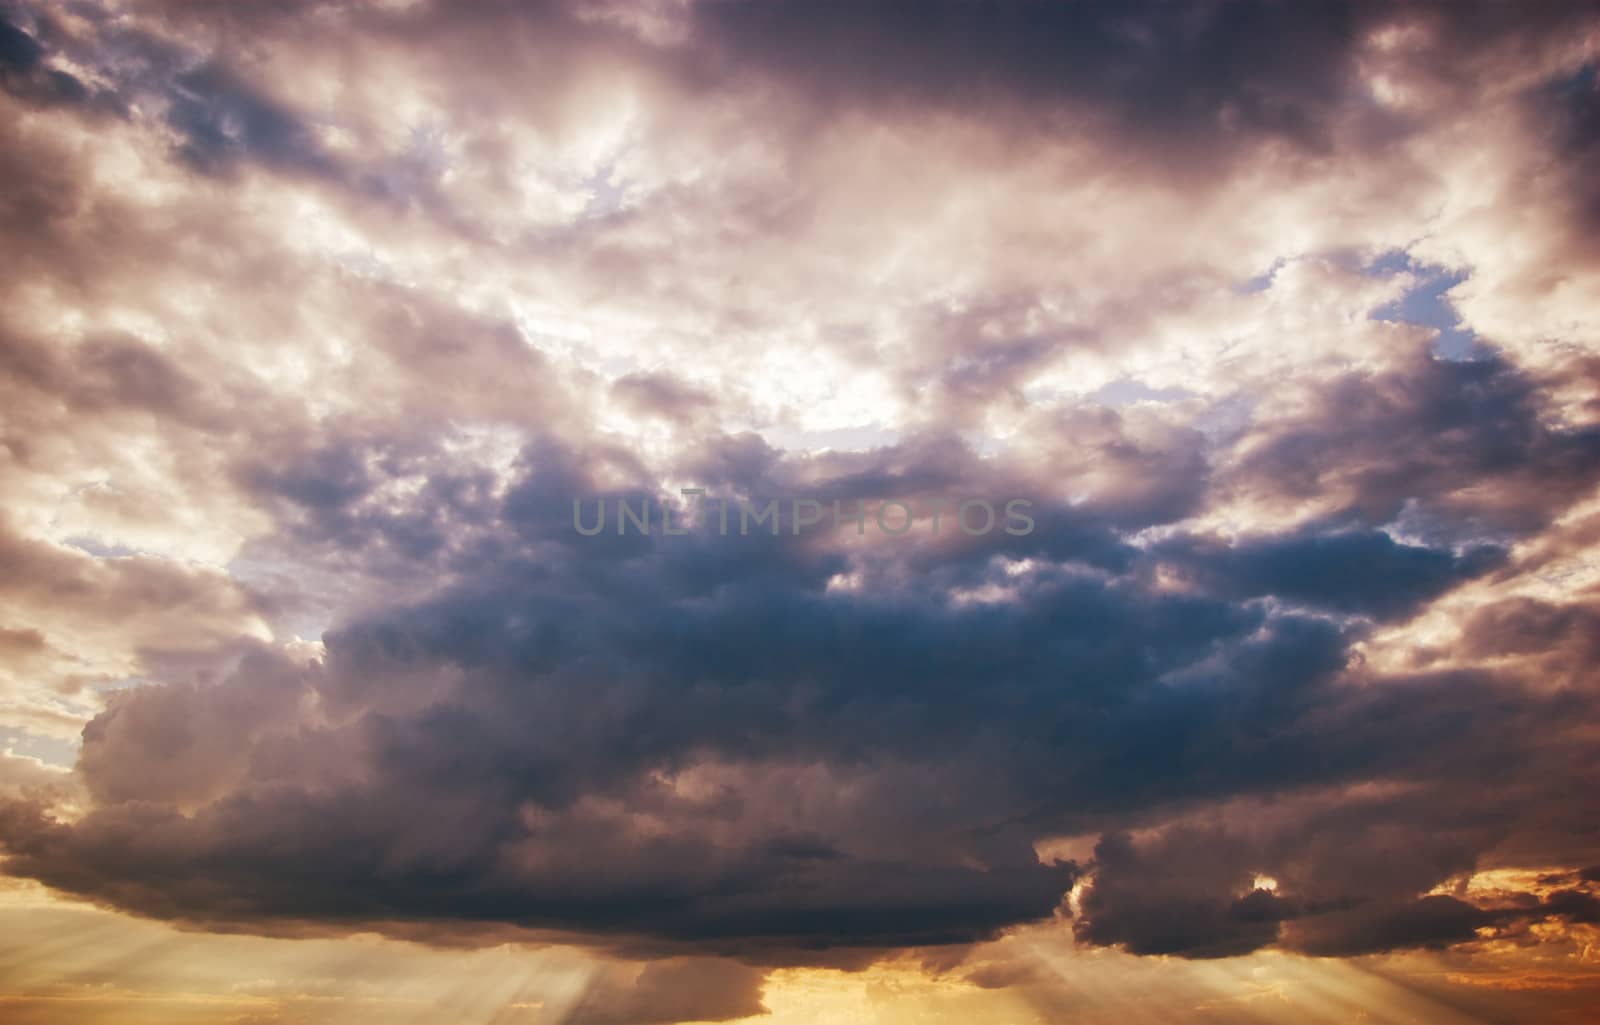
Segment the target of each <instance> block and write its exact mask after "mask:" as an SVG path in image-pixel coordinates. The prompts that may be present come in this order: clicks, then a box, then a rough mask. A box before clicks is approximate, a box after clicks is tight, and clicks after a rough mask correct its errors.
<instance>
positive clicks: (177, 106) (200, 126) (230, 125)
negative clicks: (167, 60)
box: [166, 63, 337, 175]
mask: <svg viewBox="0 0 1600 1025" xmlns="http://www.w3.org/2000/svg"><path fill="white" fill-rule="evenodd" d="M166 117H167V123H168V124H170V125H171V126H172V127H173V128H175V129H177V130H178V132H179V133H180V134H181V135H182V136H183V140H184V141H183V143H182V144H181V145H180V147H179V149H178V153H179V155H180V156H181V157H182V158H183V159H184V160H186V161H188V162H189V163H190V164H192V165H193V166H194V167H195V168H196V169H198V170H200V171H203V172H205V173H208V174H216V173H220V172H222V171H225V170H227V169H229V168H231V167H232V166H233V165H234V164H236V163H238V162H240V161H242V160H254V161H259V162H261V163H264V164H266V165H268V166H272V167H278V168H283V169H288V170H299V171H306V172H309V173H313V174H320V175H333V174H335V173H336V170H337V169H336V167H335V165H334V162H333V161H332V160H331V159H330V158H329V157H328V156H327V155H326V154H325V153H324V152H323V151H322V149H321V147H320V146H318V145H317V143H316V140H315V139H314V138H313V137H312V135H311V132H310V130H309V129H308V128H307V126H306V125H305V124H304V123H303V122H302V121H301V120H300V118H299V117H298V116H297V115H295V114H293V113H291V112H290V111H288V110H285V109H284V108H282V107H280V106H278V105H277V104H275V103H273V102H272V101H271V100H268V99H267V98H265V97H263V96H261V95H260V94H259V93H257V92H256V91H255V90H253V89H251V88H250V87H249V86H248V85H247V84H245V83H244V82H242V81H240V80H239V79H238V78H237V77H236V76H235V75H234V74H233V73H231V72H230V71H229V70H228V69H227V68H225V67H223V66H221V65H218V64H216V63H207V64H204V65H201V66H200V67H197V68H194V69H192V70H186V71H183V72H181V73H179V74H178V75H176V76H175V77H174V78H173V80H172V93H171V96H170V102H169V106H168V108H167V115H166Z"/></svg>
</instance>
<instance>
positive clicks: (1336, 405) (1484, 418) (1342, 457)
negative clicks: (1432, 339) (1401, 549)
mask: <svg viewBox="0 0 1600 1025" xmlns="http://www.w3.org/2000/svg"><path fill="white" fill-rule="evenodd" d="M1307 398H1308V402H1307V404H1306V406H1305V407H1302V408H1300V409H1299V410H1297V411H1296V412H1295V413H1294V414H1292V415H1291V416H1289V417H1286V418H1284V419H1282V420H1279V421H1276V422H1272V423H1270V424H1261V425H1258V426H1257V428H1256V429H1257V430H1259V431H1260V432H1261V439H1262V444H1260V445H1259V446H1256V447H1254V448H1253V449H1252V450H1250V451H1249V453H1248V455H1246V456H1245V458H1244V459H1243V460H1242V461H1240V462H1239V463H1238V464H1237V465H1236V466H1235V467H1233V468H1232V469H1231V470H1230V472H1229V473H1228V474H1227V475H1226V476H1225V478H1224V479H1223V480H1222V481H1221V482H1219V483H1220V484H1221V486H1222V487H1224V488H1231V489H1238V490H1240V491H1243V492H1246V493H1250V494H1258V495H1268V496H1273V497H1278V498H1288V499H1295V498H1304V497H1309V496H1313V495H1316V496H1320V497H1324V498H1332V499H1336V500H1339V501H1340V503H1341V508H1339V510H1338V513H1337V515H1338V517H1339V518H1344V519H1347V521H1348V522H1349V523H1351V524H1360V525H1363V526H1376V525H1381V524H1385V523H1389V522H1393V521H1395V520H1397V519H1399V518H1401V517H1402V516H1404V517H1405V523H1406V526H1407V527H1408V528H1409V529H1412V530H1415V531H1419V532H1421V533H1422V534H1424V535H1425V536H1430V537H1437V538H1438V539H1440V540H1442V541H1444V542H1446V543H1460V542H1463V541H1466V542H1470V541H1473V540H1483V539H1494V538H1500V537H1506V536H1518V535H1522V534H1526V533H1529V532H1532V531H1535V530H1538V529H1540V528H1542V527H1544V526H1546V525H1547V524H1548V523H1549V521H1550V519H1551V518H1552V516H1553V514H1554V513H1555V512H1556V510H1560V509H1563V508H1565V507H1566V506H1567V505H1568V504H1570V503H1571V502H1572V501H1574V500H1575V499H1577V498H1578V497H1579V496H1581V495H1583V494H1585V493H1586V492H1587V491H1588V490H1589V489H1590V488H1592V487H1593V486H1594V483H1595V481H1596V480H1600V429H1597V428H1595V427H1593V426H1578V427H1565V426H1561V425H1558V424H1552V423H1550V422H1549V420H1548V418H1547V417H1545V416H1544V415H1543V410H1542V406H1541V403H1542V401H1543V400H1542V398H1541V387H1540V382H1538V381H1537V380H1535V379H1533V378H1532V377H1530V376H1529V375H1528V374H1526V373H1523V372H1521V371H1519V370H1518V369H1517V368H1515V367H1514V366H1512V365H1510V364H1509V363H1507V362H1505V361H1504V360H1503V359H1500V358H1498V357H1489V358H1484V359H1480V360H1472V361H1466V362H1456V361H1450V360H1442V359H1436V358H1433V357H1431V356H1429V355H1427V354H1426V353H1417V354H1416V355H1415V356H1414V357H1413V358H1412V359H1411V360H1409V361H1408V363H1406V364H1405V365H1402V366H1399V367H1395V368H1392V369H1388V370H1385V371H1382V372H1378V373H1366V372H1354V373H1346V374H1340V375H1338V376H1337V377H1334V378H1333V379H1331V380H1329V381H1326V382H1324V383H1322V384H1320V385H1319V386H1318V387H1317V388H1316V390H1315V392H1314V393H1312V394H1310V395H1308V396H1307Z"/></svg>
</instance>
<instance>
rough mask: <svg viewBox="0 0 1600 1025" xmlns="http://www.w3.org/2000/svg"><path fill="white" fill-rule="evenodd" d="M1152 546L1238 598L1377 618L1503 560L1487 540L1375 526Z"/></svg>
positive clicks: (1405, 611)
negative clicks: (1471, 544)
mask: <svg viewBox="0 0 1600 1025" xmlns="http://www.w3.org/2000/svg"><path fill="white" fill-rule="evenodd" d="M1156 551H1157V552H1158V553H1159V554H1160V555H1161V556H1162V557H1164V558H1166V559H1170V560H1171V564H1172V565H1173V566H1175V567H1176V568H1178V569H1180V571H1182V572H1186V573H1189V574H1193V575H1195V576H1196V577H1197V578H1199V580H1200V581H1201V586H1203V587H1204V588H1205V589H1206V590H1207V591H1209V592H1212V593H1216V594H1219V595H1231V596H1234V597H1237V598H1241V599H1245V598H1252V597H1264V596H1267V595H1272V596H1275V597H1278V598H1281V599H1283V600H1286V601H1290V602H1295V603H1304V604H1306V605H1310V606H1313V607H1317V608H1323V609H1328V610H1331V611H1335V612H1348V613H1355V614H1358V615H1367V616H1372V617H1375V618H1379V619H1388V618H1394V617H1402V616H1406V615H1409V614H1410V613H1413V612H1415V611H1416V610H1417V609H1418V608H1419V607H1421V606H1422V605H1423V604H1424V603H1426V602H1428V601H1430V600H1431V599H1433V598H1435V597H1437V596H1438V595H1440V594H1442V593H1444V592H1445V591H1447V590H1449V589H1450V588H1451V587H1454V586H1455V585H1456V584H1459V583H1461V582H1462V581H1464V580H1469V579H1471V578H1473V577H1475V576H1479V575H1481V574H1483V573H1486V572H1488V571H1489V570H1491V569H1494V568H1495V567H1496V566H1498V565H1500V564H1502V563H1503V562H1504V552H1503V551H1502V550H1501V549H1498V548H1495V547H1492V546H1487V545H1485V546H1480V547H1476V548H1472V549H1469V550H1467V551H1465V552H1463V553H1461V554H1460V555H1457V554H1455V553H1453V552H1451V551H1449V550H1441V549H1432V548H1423V547H1419V546H1416V545H1404V544H1400V543H1399V542H1397V541H1395V540H1394V539H1393V538H1391V537H1390V536H1389V535H1388V534H1385V533H1383V532H1381V531H1371V532H1349V531H1339V530H1332V531H1329V530H1325V529H1324V530H1318V529H1316V528H1315V527H1313V528H1312V529H1309V530H1304V531H1302V532H1300V533H1299V534H1297V535H1295V536H1291V537H1283V538H1252V539H1248V540H1244V541H1240V542H1235V543H1234V544H1231V545H1227V544H1221V543H1218V542H1215V541H1213V542H1209V543H1208V542H1206V541H1205V540H1203V539H1199V538H1185V539H1184V540H1183V541H1182V542H1181V543H1175V544H1167V545H1161V546H1158V547H1157V549H1156Z"/></svg>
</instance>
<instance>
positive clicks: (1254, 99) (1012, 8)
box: [695, 2, 1364, 148]
mask: <svg viewBox="0 0 1600 1025" xmlns="http://www.w3.org/2000/svg"><path fill="white" fill-rule="evenodd" d="M695 12H696V28H697V29H698V30H699V32H700V33H701V34H702V35H703V37H704V38H706V39H707V40H708V41H709V43H710V44H711V45H712V46H713V47H715V48H718V49H720V50H721V51H722V52H724V53H726V54H728V55H729V57H730V59H732V60H733V61H735V62H736V63H739V64H745V63H747V64H748V65H749V66H751V67H752V68H754V69H756V70H757V72H758V73H773V72H776V73H777V74H779V75H786V76H791V77H794V78H797V79H799V80H800V81H801V82H803V83H804V87H805V88H807V89H810V90H812V91H814V92H816V93H817V94H819V95H820V96H821V97H822V98H823V99H824V100H826V101H831V102H836V103H846V104H853V103H859V102H861V101H862V100H863V99H866V100H868V101H874V100H875V101H881V102H887V103H891V104H895V103H903V104H908V105H919V104H934V105H945V104H949V105H955V106H958V107H959V106H977V105H980V104H985V103H989V104H993V103H995V102H997V101H998V102H999V103H1001V104H1004V103H1005V102H1006V101H1008V100H1010V101H1016V102H1018V103H1019V104H1020V105H1021V106H1022V107H1023V108H1024V109H1025V110H1027V112H1028V113H1029V114H1031V115H1034V116H1038V115H1039V114H1040V113H1043V114H1045V115H1048V114H1050V113H1052V112H1064V113H1067V114H1087V115H1088V116H1089V117H1088V120H1089V122H1090V124H1093V121H1094V120H1095V119H1096V118H1098V117H1106V118H1108V119H1109V120H1110V121H1111V122H1112V124H1113V125H1114V126H1115V128H1116V129H1117V130H1120V131H1124V132H1128V133H1130V134H1137V135H1139V136H1141V137H1142V138H1144V139H1145V140H1147V141H1149V142H1152V143H1158V144H1159V145H1160V146H1162V147H1163V148H1165V147H1168V146H1172V145H1180V146H1182V145H1191V146H1192V145H1195V144H1201V145H1206V146H1209V145H1211V144H1212V142H1213V140H1215V139H1216V138H1218V137H1219V136H1221V135H1224V134H1235V133H1237V134H1242V135H1274V136H1281V137H1284V138H1287V139H1290V140H1292V141H1294V142H1295V143H1297V144H1299V145H1302V146H1307V147H1312V148H1321V147H1325V146H1327V145H1328V142H1329V140H1328V138H1327V127H1326V125H1325V122H1326V120H1327V119H1328V117H1329V115H1330V113H1331V111H1332V109H1333V108H1334V107H1335V106H1336V105H1337V104H1338V102H1339V100H1340V98H1341V95H1342V93H1343V92H1344V90H1345V89H1346V87H1347V85H1348V82H1349V77H1350V70H1351V69H1350V67H1349V64H1348V57H1349V53H1350V47H1351V44H1352V43H1353V42H1354V40H1355V38H1356V35H1357V32H1358V30H1359V28H1360V27H1362V22H1363V20H1364V19H1363V18H1362V17H1361V14H1360V12H1359V9H1358V8H1354V7H1352V6H1350V5H1345V4H1315V5H1286V4H1273V3H1233V4H1216V3H1205V4H1194V5H1184V6H1177V5H1171V4H1161V3H1139V4H1132V5H1128V4H1119V5H1108V4H1052V3H1042V2H1006V3H996V4H974V3H962V2H940V3H935V4H919V3H909V2H873V3H862V4H852V5H849V6H848V7H841V8H836V9H835V10H834V11H832V12H830V15H831V16H830V17H827V18H818V17H816V16H815V14H816V12H815V9H814V8H813V7H812V6H811V5H808V4H804V3H799V2H792V3H791V2H781V3H773V4H749V3H739V2H710V3H704V4H699V5H697V6H696V8H695Z"/></svg>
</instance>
